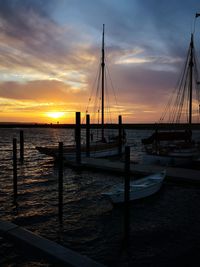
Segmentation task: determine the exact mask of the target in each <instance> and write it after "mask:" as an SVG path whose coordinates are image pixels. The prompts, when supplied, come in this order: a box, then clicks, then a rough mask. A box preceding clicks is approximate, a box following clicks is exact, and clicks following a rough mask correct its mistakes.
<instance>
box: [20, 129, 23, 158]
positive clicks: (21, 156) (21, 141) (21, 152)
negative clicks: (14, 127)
mask: <svg viewBox="0 0 200 267" xmlns="http://www.w3.org/2000/svg"><path fill="white" fill-rule="evenodd" d="M20 161H21V163H23V162H24V132H23V131H22V130H21V131H20Z"/></svg>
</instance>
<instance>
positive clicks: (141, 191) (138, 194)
mask: <svg viewBox="0 0 200 267" xmlns="http://www.w3.org/2000/svg"><path fill="white" fill-rule="evenodd" d="M165 177H166V171H165V170H164V171H162V172H160V173H155V174H151V175H148V176H145V177H143V178H141V179H137V180H134V181H131V183H130V192H129V199H130V201H132V200H136V199H142V198H145V197H148V196H151V195H153V194H155V193H156V192H158V191H159V190H160V188H161V186H162V184H163V181H164V179H165ZM102 195H103V196H106V197H108V198H109V199H110V200H111V201H112V202H113V203H116V204H117V203H123V202H124V183H119V184H117V185H115V186H114V187H113V188H111V190H110V191H107V192H104V193H102Z"/></svg>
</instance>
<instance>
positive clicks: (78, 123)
mask: <svg viewBox="0 0 200 267" xmlns="http://www.w3.org/2000/svg"><path fill="white" fill-rule="evenodd" d="M75 139H76V163H77V164H80V163H81V113H80V112H76V128H75Z"/></svg>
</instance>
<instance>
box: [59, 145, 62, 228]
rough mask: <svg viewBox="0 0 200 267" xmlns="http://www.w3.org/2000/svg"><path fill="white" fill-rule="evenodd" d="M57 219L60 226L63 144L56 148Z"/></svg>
mask: <svg viewBox="0 0 200 267" xmlns="http://www.w3.org/2000/svg"><path fill="white" fill-rule="evenodd" d="M58 164H59V166H58V217H59V222H60V224H62V220H63V142H59V147H58Z"/></svg>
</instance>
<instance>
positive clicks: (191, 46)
mask: <svg viewBox="0 0 200 267" xmlns="http://www.w3.org/2000/svg"><path fill="white" fill-rule="evenodd" d="M193 49H194V43H193V34H191V41H190V63H189V66H190V81H189V127H190V128H191V124H192V87H193V66H194V62H193Z"/></svg>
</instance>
